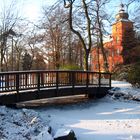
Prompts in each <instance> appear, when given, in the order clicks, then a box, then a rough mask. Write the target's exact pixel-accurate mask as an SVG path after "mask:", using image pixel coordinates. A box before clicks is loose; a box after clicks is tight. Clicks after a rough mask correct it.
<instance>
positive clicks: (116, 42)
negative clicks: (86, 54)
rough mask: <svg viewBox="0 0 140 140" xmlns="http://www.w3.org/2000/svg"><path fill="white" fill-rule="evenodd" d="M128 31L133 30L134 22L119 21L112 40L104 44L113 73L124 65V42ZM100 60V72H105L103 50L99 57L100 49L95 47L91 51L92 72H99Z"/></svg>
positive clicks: (114, 27)
mask: <svg viewBox="0 0 140 140" xmlns="http://www.w3.org/2000/svg"><path fill="white" fill-rule="evenodd" d="M128 29H131V30H133V22H131V21H130V22H129V21H119V22H116V23H114V24H113V25H112V35H111V36H112V40H111V41H110V42H107V43H104V48H105V50H106V55H107V59H108V65H109V71H110V72H112V71H113V70H114V68H115V67H116V66H117V65H119V64H123V56H122V54H121V53H122V50H123V46H122V40H123V37H124V35H125V32H126V30H128ZM98 58H99V62H100V71H104V60H103V56H102V53H101V50H100V54H99V55H98V48H97V47H94V48H93V49H92V51H91V70H92V71H99V66H98Z"/></svg>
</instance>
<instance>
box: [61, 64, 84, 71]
mask: <svg viewBox="0 0 140 140" xmlns="http://www.w3.org/2000/svg"><path fill="white" fill-rule="evenodd" d="M60 69H61V70H82V69H81V68H80V67H79V66H78V65H64V66H63V67H61V68H60Z"/></svg>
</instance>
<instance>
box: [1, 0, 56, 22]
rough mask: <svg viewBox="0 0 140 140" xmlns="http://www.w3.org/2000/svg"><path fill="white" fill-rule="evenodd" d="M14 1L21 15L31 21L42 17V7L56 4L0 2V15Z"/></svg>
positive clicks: (33, 0)
mask: <svg viewBox="0 0 140 140" xmlns="http://www.w3.org/2000/svg"><path fill="white" fill-rule="evenodd" d="M12 1H15V3H16V4H17V9H18V11H19V15H22V16H23V17H26V18H28V19H29V20H30V21H34V20H36V19H37V18H38V17H39V16H40V15H41V9H42V6H45V5H46V6H49V5H53V4H54V3H55V2H56V0H0V14H1V11H2V9H3V7H4V6H6V7H7V6H8V5H9V4H11V3H12ZM8 7H9V6H8Z"/></svg>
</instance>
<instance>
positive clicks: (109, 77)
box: [109, 73, 111, 88]
mask: <svg viewBox="0 0 140 140" xmlns="http://www.w3.org/2000/svg"><path fill="white" fill-rule="evenodd" d="M109 87H110V88H111V73H110V74H109Z"/></svg>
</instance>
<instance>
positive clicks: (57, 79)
mask: <svg viewBox="0 0 140 140" xmlns="http://www.w3.org/2000/svg"><path fill="white" fill-rule="evenodd" d="M58 88H59V73H58V71H56V96H58Z"/></svg>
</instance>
